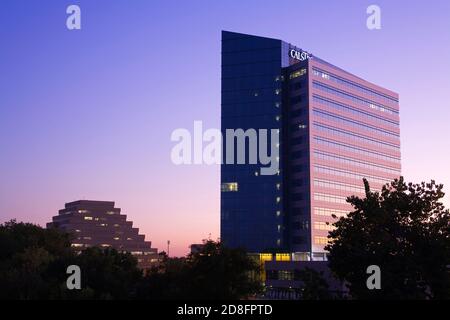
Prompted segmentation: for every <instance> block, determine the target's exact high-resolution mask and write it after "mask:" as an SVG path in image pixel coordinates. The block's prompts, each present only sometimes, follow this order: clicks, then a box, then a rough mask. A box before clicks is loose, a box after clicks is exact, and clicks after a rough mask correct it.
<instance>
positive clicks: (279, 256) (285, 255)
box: [275, 253, 291, 261]
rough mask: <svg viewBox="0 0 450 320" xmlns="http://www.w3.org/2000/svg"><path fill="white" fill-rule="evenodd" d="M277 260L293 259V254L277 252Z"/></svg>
mask: <svg viewBox="0 0 450 320" xmlns="http://www.w3.org/2000/svg"><path fill="white" fill-rule="evenodd" d="M275 260H276V261H291V255H290V254H289V253H277V254H275Z"/></svg>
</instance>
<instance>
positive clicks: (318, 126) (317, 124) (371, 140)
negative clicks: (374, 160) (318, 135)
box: [314, 123, 400, 151]
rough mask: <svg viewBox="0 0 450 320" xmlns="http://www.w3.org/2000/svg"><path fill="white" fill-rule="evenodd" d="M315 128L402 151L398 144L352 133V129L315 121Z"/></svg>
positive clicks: (334, 134) (329, 133)
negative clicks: (334, 126)
mask: <svg viewBox="0 0 450 320" xmlns="http://www.w3.org/2000/svg"><path fill="white" fill-rule="evenodd" d="M314 129H316V130H320V131H322V132H324V133H326V134H328V135H333V136H336V137H342V138H345V139H350V140H352V141H355V142H361V143H364V144H368V143H370V144H372V145H374V146H377V147H380V148H386V149H389V150H393V151H400V147H399V146H396V145H393V144H389V143H386V142H381V141H379V140H375V139H372V138H368V137H365V136H361V135H358V134H354V133H352V132H350V131H346V130H343V129H336V128H333V127H329V126H326V125H323V124H319V123H314Z"/></svg>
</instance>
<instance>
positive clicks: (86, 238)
mask: <svg viewBox="0 0 450 320" xmlns="http://www.w3.org/2000/svg"><path fill="white" fill-rule="evenodd" d="M83 239H84V240H92V238H91V237H83Z"/></svg>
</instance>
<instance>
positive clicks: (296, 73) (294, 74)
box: [289, 68, 306, 79]
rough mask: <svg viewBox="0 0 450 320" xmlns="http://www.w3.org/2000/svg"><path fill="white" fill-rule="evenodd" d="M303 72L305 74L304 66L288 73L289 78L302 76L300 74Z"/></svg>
mask: <svg viewBox="0 0 450 320" xmlns="http://www.w3.org/2000/svg"><path fill="white" fill-rule="evenodd" d="M304 74H306V69H305V68H303V69H300V70H297V71H295V72H292V73H291V74H290V75H289V79H295V78H298V77H300V76H302V75H304Z"/></svg>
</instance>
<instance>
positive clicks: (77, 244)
mask: <svg viewBox="0 0 450 320" xmlns="http://www.w3.org/2000/svg"><path fill="white" fill-rule="evenodd" d="M82 246H83V245H82V244H81V243H72V247H75V248H80V247H82Z"/></svg>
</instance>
